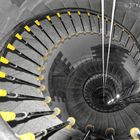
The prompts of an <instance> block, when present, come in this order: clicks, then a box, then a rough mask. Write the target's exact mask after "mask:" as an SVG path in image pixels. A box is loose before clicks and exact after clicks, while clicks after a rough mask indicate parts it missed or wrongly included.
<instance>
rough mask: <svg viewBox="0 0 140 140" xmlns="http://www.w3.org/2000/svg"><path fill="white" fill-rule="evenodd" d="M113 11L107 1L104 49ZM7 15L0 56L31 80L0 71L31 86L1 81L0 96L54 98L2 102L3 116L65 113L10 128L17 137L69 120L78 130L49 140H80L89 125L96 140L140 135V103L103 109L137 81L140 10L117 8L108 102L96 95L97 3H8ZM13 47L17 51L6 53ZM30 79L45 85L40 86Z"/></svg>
mask: <svg viewBox="0 0 140 140" xmlns="http://www.w3.org/2000/svg"><path fill="white" fill-rule="evenodd" d="M10 4H11V5H10ZM110 4H111V2H110V1H109V0H107V1H106V5H105V9H106V10H105V12H106V17H105V25H106V28H105V33H106V34H105V44H106V46H107V44H108V37H109V27H110V16H111V9H110V7H109V6H108V5H110ZM6 8H7V7H6ZM7 9H8V11H7V13H5V14H7V18H5V19H4V13H3V14H2V15H3V21H1V22H2V23H3V28H1V33H2V35H3V34H6V35H5V36H4V38H3V39H2V41H1V46H2V48H1V56H3V57H5V58H7V59H8V60H9V61H10V62H12V63H14V64H16V65H18V66H21V67H22V68H25V69H26V70H28V71H30V72H32V73H34V74H31V73H29V72H27V71H23V70H20V71H19V70H17V69H16V68H14V69H13V68H11V67H9V66H8V65H5V64H2V65H1V67H0V69H1V71H3V72H5V73H6V74H7V75H10V76H13V77H16V78H19V79H22V80H25V81H27V82H30V83H32V84H29V83H26V82H24V83H18V82H17V83H14V82H11V81H7V80H3V79H1V82H0V88H1V89H6V90H7V91H8V92H14V93H23V94H26V95H33V96H37V97H47V96H51V98H52V103H51V104H46V103H45V101H43V102H42V101H26V100H25V101H14V100H6V101H1V102H0V107H1V110H3V111H14V112H23V111H24V112H31V111H41V110H50V109H51V110H52V109H53V108H54V107H56V106H58V107H59V108H60V109H61V110H62V113H61V115H60V116H59V117H58V118H55V119H54V118H50V117H49V116H48V117H40V118H37V119H34V120H30V121H28V122H26V123H22V124H18V125H17V126H16V127H13V130H14V132H16V133H18V134H22V133H25V132H28V131H32V132H37V131H40V130H41V129H44V128H46V127H50V126H54V125H56V124H59V123H60V122H64V121H65V120H66V118H67V117H68V116H74V117H75V118H76V120H77V124H76V126H75V129H73V130H72V131H68V130H65V129H64V130H62V131H60V132H58V133H57V134H56V135H54V136H53V137H51V138H50V139H53V140H54V139H64V140H65V139H68V140H69V139H81V137H82V133H83V132H84V128H85V126H86V125H87V124H93V125H95V136H99V135H101V136H103V137H105V129H106V128H108V127H113V128H114V129H115V130H116V139H127V136H128V135H129V130H130V128H131V127H133V126H135V127H139V125H140V124H139V118H140V117H139V114H140V111H139V103H133V104H128V103H126V104H123V103H120V104H111V105H109V106H106V105H105V103H106V101H108V99H110V98H112V97H114V96H116V95H117V94H118V93H119V94H120V95H121V97H123V98H126V97H127V96H128V94H130V93H131V92H129V91H130V90H131V89H130V87H131V86H132V85H133V83H134V82H136V81H139V70H140V58H139V35H140V32H139V30H138V27H139V18H137V14H138V13H139V9H137V8H135V7H133V5H132V4H131V3H127V2H126V1H123V2H122V1H118V3H117V7H116V9H117V10H116V14H115V22H114V30H113V40H112V46H111V47H112V48H111V62H110V64H109V76H108V80H107V81H108V82H107V88H106V92H105V93H106V100H105V101H103V100H102V98H103V97H102V94H101V93H102V88H101V78H102V77H101V10H100V3H99V2H98V1H90V0H87V1H85V0H82V1H81V0H78V1H72V0H70V1H51V2H50V1H45V0H40V1H32V0H25V1H24V2H23V3H20V2H17V3H12V2H11V1H10V2H9V7H8V8H7ZM11 9H12V11H11V13H10V10H11ZM120 9H121V10H120ZM3 10H5V9H3ZM8 17H9V18H8ZM1 27H2V26H1ZM13 27H14V28H13ZM12 28H13V29H12ZM11 29H12V30H11ZM7 32H8V33H7ZM13 47H14V48H15V49H16V51H15V49H13V50H10V49H11V48H13ZM105 55H106V53H105ZM35 75H39V76H41V77H42V76H43V77H44V79H43V78H39V79H37V78H36V76H35ZM10 80H11V79H10ZM44 86H45V89H44ZM137 93H138V92H132V93H131V94H132V95H136V94H137ZM95 94H97V96H96V95H95ZM33 124H35V125H33Z"/></svg>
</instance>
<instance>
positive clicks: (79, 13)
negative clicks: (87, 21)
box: [77, 11, 85, 32]
mask: <svg viewBox="0 0 140 140" xmlns="http://www.w3.org/2000/svg"><path fill="white" fill-rule="evenodd" d="M77 14H78V16H79V17H80V21H81V25H82V28H83V31H84V32H85V27H84V23H83V20H82V16H81V12H80V11H78V12H77Z"/></svg>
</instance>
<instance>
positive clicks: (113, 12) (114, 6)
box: [105, 0, 116, 83]
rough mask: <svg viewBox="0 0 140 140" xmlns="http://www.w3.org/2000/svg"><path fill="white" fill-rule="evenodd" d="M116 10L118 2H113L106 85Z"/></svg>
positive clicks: (114, 0)
mask: <svg viewBox="0 0 140 140" xmlns="http://www.w3.org/2000/svg"><path fill="white" fill-rule="evenodd" d="M115 8H116V0H113V7H112V17H111V26H110V34H109V44H108V53H107V64H106V73H105V83H106V80H107V74H108V64H109V57H110V48H111V41H112V31H113V25H114V16H115Z"/></svg>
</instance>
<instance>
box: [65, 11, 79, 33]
mask: <svg viewBox="0 0 140 140" xmlns="http://www.w3.org/2000/svg"><path fill="white" fill-rule="evenodd" d="M67 13H68V16H69V17H70V20H71V23H72V25H73V28H74V30H75V33H77V30H76V27H75V25H74V21H73V19H72V16H71V12H70V11H68V12H67Z"/></svg>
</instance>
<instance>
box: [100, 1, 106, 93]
mask: <svg viewBox="0 0 140 140" xmlns="http://www.w3.org/2000/svg"><path fill="white" fill-rule="evenodd" d="M101 7H102V76H103V94H104V85H105V77H104V73H105V72H104V70H105V65H104V43H105V42H104V0H101Z"/></svg>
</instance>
